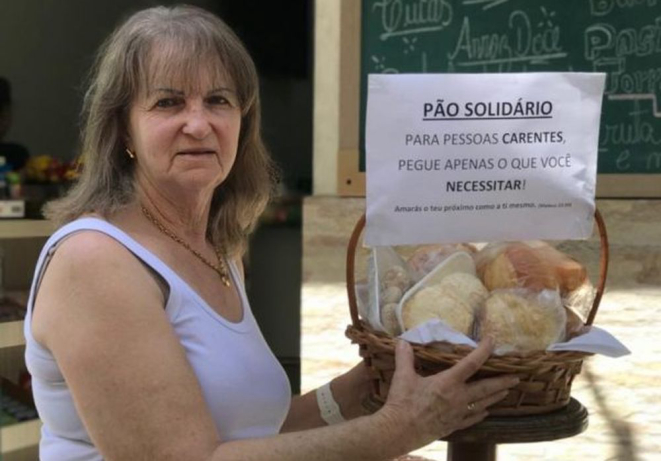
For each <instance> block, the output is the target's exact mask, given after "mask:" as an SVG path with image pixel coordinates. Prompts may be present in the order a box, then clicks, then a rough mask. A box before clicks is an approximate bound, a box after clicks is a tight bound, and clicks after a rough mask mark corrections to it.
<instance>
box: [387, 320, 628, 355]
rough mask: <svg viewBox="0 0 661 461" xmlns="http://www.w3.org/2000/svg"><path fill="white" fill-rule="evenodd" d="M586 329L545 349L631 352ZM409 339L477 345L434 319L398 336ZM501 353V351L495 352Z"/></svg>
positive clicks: (602, 332)
mask: <svg viewBox="0 0 661 461" xmlns="http://www.w3.org/2000/svg"><path fill="white" fill-rule="evenodd" d="M586 330H587V331H586V332H585V333H584V334H582V335H580V336H576V337H574V338H572V339H570V340H569V341H566V342H562V343H555V344H551V345H550V346H549V347H548V348H547V349H546V350H547V351H548V352H557V351H578V352H587V353H591V354H600V355H605V356H607V357H622V356H624V355H628V354H630V353H631V351H629V349H627V348H626V346H625V345H624V344H622V343H621V342H620V341H618V340H617V338H615V337H614V336H613V335H612V334H610V333H609V332H607V331H606V330H604V329H602V328H599V327H595V326H594V325H593V326H590V327H588V328H586ZM399 338H401V339H405V340H406V341H408V342H410V343H415V344H423V345H424V344H431V343H434V342H448V343H451V344H458V345H466V346H470V347H476V346H477V343H475V341H474V340H472V339H471V338H469V337H468V336H466V335H464V334H462V333H459V332H458V331H455V330H453V329H452V328H450V327H449V326H447V325H446V324H445V323H443V322H442V321H441V320H438V319H434V320H430V321H428V322H425V323H422V324H420V325H418V326H417V327H415V328H412V329H410V330H408V331H406V332H404V333H403V334H401V335H400V336H399ZM494 353H495V354H497V355H500V353H499V351H498V350H496V351H495V352H494Z"/></svg>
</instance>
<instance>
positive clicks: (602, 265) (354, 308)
mask: <svg viewBox="0 0 661 461" xmlns="http://www.w3.org/2000/svg"><path fill="white" fill-rule="evenodd" d="M594 219H595V221H596V222H597V228H598V230H599V239H600V241H601V249H600V252H599V255H600V256H599V281H598V283H597V291H596V294H595V297H594V301H593V303H592V308H591V309H590V313H589V314H588V318H587V320H586V321H585V324H586V325H592V322H594V318H595V317H596V315H597V310H599V303H600V302H601V297H602V295H603V294H604V288H605V286H606V276H607V275H608V258H609V253H608V234H607V233H606V224H605V223H604V219H603V218H602V216H601V213H600V212H599V210H598V209H595V211H594ZM364 228H365V213H363V215H362V216H361V217H360V219H359V220H358V222H357V223H356V226H355V227H354V229H353V232H352V233H351V238H350V239H349V245H348V247H347V263H346V271H347V277H346V280H347V295H348V296H349V313H350V314H351V323H352V324H353V326H354V327H355V328H358V329H361V328H362V327H361V323H360V319H359V318H358V304H357V302H356V271H355V269H356V267H355V263H356V247H357V246H358V240H359V239H360V234H361V233H362V232H363V229H364Z"/></svg>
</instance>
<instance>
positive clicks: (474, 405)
mask: <svg viewBox="0 0 661 461" xmlns="http://www.w3.org/2000/svg"><path fill="white" fill-rule="evenodd" d="M492 352H493V342H492V341H491V339H489V338H487V339H484V340H482V341H481V342H480V344H479V346H478V347H477V348H476V349H475V350H474V351H472V352H471V353H470V354H468V355H467V356H466V357H464V358H463V359H462V360H461V361H459V362H457V364H456V365H454V366H453V367H452V368H450V369H448V370H445V371H443V372H440V373H438V374H435V375H432V376H427V377H422V376H420V375H418V374H417V373H416V371H415V368H414V365H413V362H414V357H413V349H412V347H411V345H410V344H409V343H408V342H406V341H404V340H399V342H398V344H397V348H396V354H395V359H396V368H395V374H394V376H393V379H392V383H391V386H390V391H389V394H388V399H387V401H386V404H385V405H384V406H383V408H382V409H381V410H380V411H379V413H381V416H382V417H384V418H385V419H386V421H388V424H389V425H391V429H392V430H393V431H394V433H397V434H400V437H401V438H400V441H401V442H404V443H406V444H407V449H409V450H413V449H416V448H419V447H421V446H424V445H427V444H428V443H431V442H433V441H435V440H437V439H438V438H439V437H444V436H447V435H448V434H450V433H452V432H454V431H456V430H459V429H463V428H466V427H468V426H472V425H473V424H476V423H478V422H480V421H482V420H483V419H484V418H485V417H486V416H487V414H488V413H487V408H488V407H489V406H490V405H493V404H494V403H496V402H498V401H500V400H502V399H503V398H504V397H505V396H506V395H507V391H508V389H509V388H511V387H513V386H515V385H516V384H517V383H518V382H519V379H518V378H516V377H515V376H501V377H496V378H487V379H481V380H477V381H471V382H470V383H469V382H467V380H468V379H469V378H470V377H471V376H473V375H474V374H475V373H476V372H477V371H478V370H479V369H480V367H481V366H482V364H483V363H484V362H486V361H487V359H488V358H489V356H490V355H491V353H492Z"/></svg>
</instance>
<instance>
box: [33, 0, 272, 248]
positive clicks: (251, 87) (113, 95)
mask: <svg viewBox="0 0 661 461" xmlns="http://www.w3.org/2000/svg"><path fill="white" fill-rule="evenodd" d="M209 71H211V73H212V75H211V78H213V79H215V80H214V81H216V80H217V78H218V77H225V78H229V79H230V80H231V82H232V83H233V84H234V87H235V90H236V92H237V96H238V99H239V105H240V107H241V113H242V118H241V131H240V134H239V145H238V150H237V156H236V161H235V163H234V166H233V168H232V170H231V172H230V174H229V175H228V177H227V178H226V179H225V181H224V182H223V183H222V184H221V185H220V186H218V187H217V188H216V191H215V192H214V196H213V200H212V204H211V213H210V217H209V226H208V228H207V237H208V238H209V239H210V241H211V242H212V243H213V244H215V245H217V246H220V247H221V248H222V249H223V252H224V253H225V254H227V255H228V256H231V257H235V256H238V255H239V254H241V252H242V251H243V250H244V249H245V245H246V243H247V238H248V236H249V234H250V232H251V231H252V230H253V229H254V227H255V225H256V222H257V220H258V218H259V215H260V214H261V213H262V211H263V210H264V207H265V206H266V204H267V203H268V200H269V198H270V197H271V195H272V193H273V192H274V185H275V182H276V180H277V168H276V167H275V165H274V164H273V162H272V160H271V158H270V156H269V154H268V152H267V150H266V148H265V146H264V144H263V141H262V138H261V133H260V123H261V121H260V117H261V114H260V112H261V107H260V100H259V83H258V79H257V71H256V70H255V65H254V63H253V61H252V59H251V58H250V56H249V55H248V52H247V51H246V49H245V48H244V46H243V45H242V43H241V42H240V40H239V39H238V37H237V36H236V35H235V34H234V32H233V31H232V30H231V29H230V28H229V27H228V26H227V25H226V24H225V23H224V22H223V21H222V20H221V19H220V18H218V17H217V16H215V15H213V14H211V13H209V12H207V11H205V10H202V9H200V8H197V7H192V6H175V7H162V6H160V7H155V8H150V9H146V10H142V11H139V12H137V13H135V14H134V15H132V16H131V17H129V18H128V19H127V20H126V21H125V22H124V23H123V24H121V25H120V26H119V27H118V28H117V29H116V30H115V31H114V32H113V33H112V35H111V36H110V37H109V38H108V39H107V40H106V41H105V42H104V44H103V45H102V46H101V48H100V50H99V52H98V54H97V57H96V61H95V63H94V66H93V67H92V70H91V73H90V77H89V86H88V89H87V92H86V94H85V99H84V103H83V110H82V130H81V160H82V163H83V168H82V173H81V177H80V179H79V180H78V181H77V183H76V184H75V185H74V186H73V187H72V188H71V189H70V190H69V192H68V193H67V194H66V195H65V196H64V197H62V198H60V199H58V200H55V201H53V202H50V203H48V204H47V205H46V207H45V209H44V213H45V215H46V217H47V218H49V219H52V220H53V221H54V222H55V224H57V225H62V224H64V223H67V222H70V221H72V220H74V219H77V218H78V217H80V216H81V215H84V214H86V213H98V214H100V215H102V216H104V217H109V216H111V215H112V214H113V213H115V212H116V211H118V210H120V209H122V208H123V207H125V206H126V205H127V204H129V203H131V201H132V200H133V199H134V198H135V191H134V181H133V171H134V167H135V163H134V161H133V160H131V159H130V158H129V156H128V155H127V154H126V151H125V149H126V141H127V139H128V132H127V126H128V113H129V109H130V106H131V103H132V102H133V101H134V100H135V99H136V97H137V96H138V95H139V94H140V91H144V90H145V89H147V88H148V87H149V84H150V83H153V82H151V80H150V79H152V78H154V77H155V76H157V77H158V78H159V79H166V80H172V81H173V82H180V85H183V86H186V85H195V84H198V83H199V82H200V81H201V79H200V78H199V77H200V74H201V73H202V72H204V73H207V72H209ZM214 73H215V75H213V74H214ZM183 89H184V90H189V89H190V90H197V89H196V88H183Z"/></svg>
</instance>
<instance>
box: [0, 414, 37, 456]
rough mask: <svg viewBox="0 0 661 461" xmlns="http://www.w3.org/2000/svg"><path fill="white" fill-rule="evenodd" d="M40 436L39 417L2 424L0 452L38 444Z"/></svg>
mask: <svg viewBox="0 0 661 461" xmlns="http://www.w3.org/2000/svg"><path fill="white" fill-rule="evenodd" d="M40 436H41V421H40V420H38V419H33V420H30V421H23V422H21V423H15V424H9V425H7V426H0V447H1V449H2V451H0V454H3V455H4V454H5V453H9V452H12V451H16V450H21V449H23V448H27V447H30V446H33V445H36V444H38V443H39V437H40ZM0 459H1V458H0Z"/></svg>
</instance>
